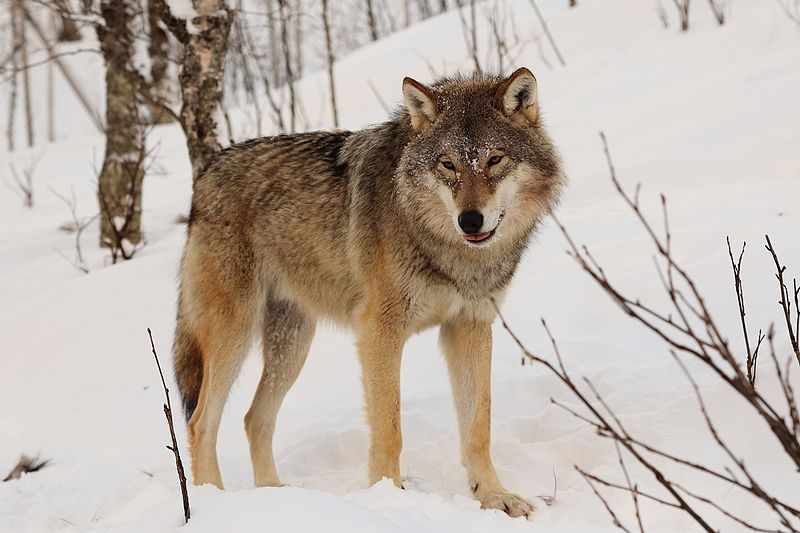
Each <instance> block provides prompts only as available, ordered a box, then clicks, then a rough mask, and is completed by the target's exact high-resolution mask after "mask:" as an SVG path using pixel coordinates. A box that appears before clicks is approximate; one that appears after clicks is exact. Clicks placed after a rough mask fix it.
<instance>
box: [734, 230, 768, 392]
mask: <svg viewBox="0 0 800 533" xmlns="http://www.w3.org/2000/svg"><path fill="white" fill-rule="evenodd" d="M725 241H726V242H727V243H728V257H729V258H730V260H731V270H733V288H734V291H735V292H736V301H737V304H738V305H739V319H740V320H741V323H742V333H743V335H744V346H745V349H746V350H747V360H746V366H747V380H748V381H749V382H750V384H751V385H753V386H754V387H755V385H756V364H757V362H758V350H759V348H761V343H762V342H763V341H764V337H765V335H763V334H762V333H761V330H758V341H757V343H756V347H755V349H751V348H750V337H749V335H748V334H747V321H746V320H745V315H746V313H745V308H744V290H743V288H742V258H743V257H744V249H745V247H746V246H747V243H746V242H743V243H742V251H741V252H739V258H738V259H736V260H735V259H734V258H733V249H732V248H731V239H730V237H726V238H725Z"/></svg>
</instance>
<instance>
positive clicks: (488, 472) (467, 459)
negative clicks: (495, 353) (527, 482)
mask: <svg viewBox="0 0 800 533" xmlns="http://www.w3.org/2000/svg"><path fill="white" fill-rule="evenodd" d="M439 341H440V342H441V345H442V349H443V350H444V353H445V357H446V358H447V368H448V370H449V373H450V382H451V384H452V387H453V399H454V400H455V405H456V413H457V414H458V425H459V430H460V433H461V462H462V463H463V464H464V466H465V467H466V468H467V478H468V482H469V488H470V490H471V491H472V493H473V494H474V496H475V498H477V499H478V500H479V501H480V502H481V506H482V507H484V508H487V509H500V510H502V511H505V512H506V513H508V514H509V515H510V516H525V517H527V516H529V515H530V514H531V513H532V512H533V506H532V505H531V504H530V503H528V502H527V501H525V500H524V499H522V498H521V497H519V496H517V495H516V494H512V493H510V492H508V491H507V490H506V489H504V488H503V485H502V484H501V483H500V480H499V479H498V478H497V473H496V472H495V470H494V465H493V464H492V458H491V455H490V453H489V441H490V424H491V422H490V412H491V403H492V394H491V369H492V326H491V324H490V323H488V322H475V321H471V320H468V319H462V317H457V318H455V319H454V320H452V321H451V322H449V323H446V324H443V325H442V327H441V330H440V332H439Z"/></svg>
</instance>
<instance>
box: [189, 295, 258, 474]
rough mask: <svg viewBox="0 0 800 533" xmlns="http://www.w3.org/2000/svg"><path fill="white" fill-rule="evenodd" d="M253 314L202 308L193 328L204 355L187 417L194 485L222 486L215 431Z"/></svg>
mask: <svg viewBox="0 0 800 533" xmlns="http://www.w3.org/2000/svg"><path fill="white" fill-rule="evenodd" d="M251 324H252V317H250V316H249V313H248V312H247V311H244V312H241V313H228V312H225V313H223V312H220V311H219V309H214V308H207V309H204V310H203V312H202V315H201V316H200V317H198V320H197V324H196V325H195V331H196V332H197V336H198V338H199V339H200V346H201V350H202V357H203V382H202V385H201V386H200V395H199V398H198V401H197V409H196V410H195V411H194V414H193V415H192V418H191V419H190V420H189V449H190V451H191V455H192V477H193V481H194V484H195V485H203V484H205V483H212V484H214V485H216V486H217V487H219V488H222V476H221V475H220V471H219V463H218V462H217V432H218V431H219V423H220V420H221V418H222V411H223V409H224V407H225V402H226V401H227V399H228V394H229V393H230V390H231V386H232V385H233V382H234V381H235V380H236V377H237V376H238V375H239V371H240V369H241V367H242V361H243V360H244V358H245V356H246V355H247V352H248V349H249V347H250V343H251V341H252V327H251Z"/></svg>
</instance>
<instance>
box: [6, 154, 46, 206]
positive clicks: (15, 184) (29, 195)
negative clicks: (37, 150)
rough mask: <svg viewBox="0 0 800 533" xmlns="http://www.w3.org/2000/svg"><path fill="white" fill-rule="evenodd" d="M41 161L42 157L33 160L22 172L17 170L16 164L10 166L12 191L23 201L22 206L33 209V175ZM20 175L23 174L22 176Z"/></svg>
mask: <svg viewBox="0 0 800 533" xmlns="http://www.w3.org/2000/svg"><path fill="white" fill-rule="evenodd" d="M40 159H41V156H39V157H36V158H35V159H33V160H31V161H30V163H28V164H27V165H25V166H24V168H23V169H22V170H21V171H20V170H17V167H16V166H15V165H14V163H9V164H8V169H9V171H10V172H11V179H12V180H13V181H12V190H13V191H14V192H15V193H16V194H17V195H18V196H19V197H20V198H21V199H22V205H24V206H25V207H33V175H34V172H36V165H38V164H39V160H40ZM20 173H21V174H22V175H21V176H20Z"/></svg>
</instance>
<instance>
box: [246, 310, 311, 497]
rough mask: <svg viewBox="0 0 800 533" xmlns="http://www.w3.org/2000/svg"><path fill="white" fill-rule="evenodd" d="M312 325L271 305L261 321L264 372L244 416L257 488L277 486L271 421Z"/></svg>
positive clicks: (299, 362) (295, 312) (296, 372)
mask: <svg viewBox="0 0 800 533" xmlns="http://www.w3.org/2000/svg"><path fill="white" fill-rule="evenodd" d="M314 329H315V323H314V320H313V319H312V318H310V317H309V316H307V315H306V314H305V313H303V312H302V311H301V310H300V309H298V308H297V306H296V305H294V304H292V303H288V302H272V303H270V304H269V305H268V307H267V313H266V316H265V317H264V371H263V373H262V375H261V381H260V382H259V384H258V389H257V390H256V394H255V397H254V398H253V404H252V405H251V406H250V410H249V411H248V412H247V415H246V416H245V419H244V423H245V430H246V431H247V440H248V442H249V443H250V457H251V459H252V462H253V475H254V478H255V483H256V486H258V487H278V486H281V482H280V479H279V478H278V471H277V468H276V467H275V459H274V457H273V453H272V437H273V435H274V433H275V419H276V418H277V416H278V409H280V406H281V403H283V398H284V397H285V396H286V393H287V392H289V389H290V388H291V386H292V385H293V384H294V382H295V380H296V379H297V376H298V375H299V374H300V370H301V369H302V368H303V364H304V363H305V361H306V357H307V355H308V349H309V347H310V346H311V340H312V339H313V338H314Z"/></svg>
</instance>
